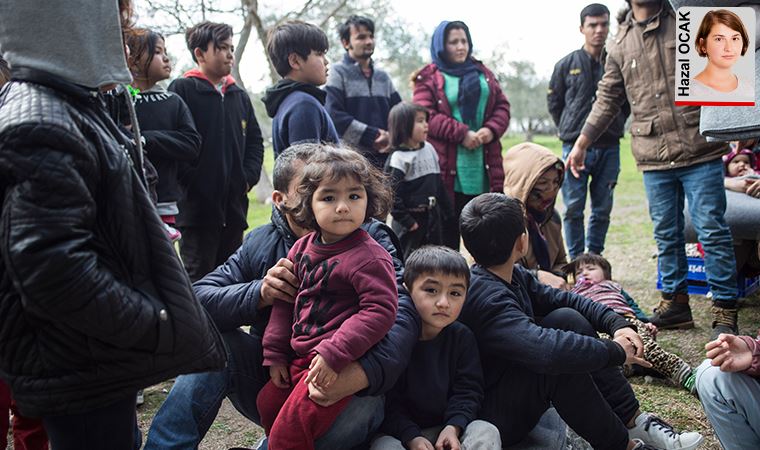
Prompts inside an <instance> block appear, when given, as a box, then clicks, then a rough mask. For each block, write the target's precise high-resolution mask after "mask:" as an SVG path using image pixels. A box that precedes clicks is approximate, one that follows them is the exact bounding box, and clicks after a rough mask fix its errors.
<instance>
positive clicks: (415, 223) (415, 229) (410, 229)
mask: <svg viewBox="0 0 760 450" xmlns="http://www.w3.org/2000/svg"><path fill="white" fill-rule="evenodd" d="M419 229H420V224H418V223H417V222H414V225H412V226H411V227H409V231H417V230H419Z"/></svg>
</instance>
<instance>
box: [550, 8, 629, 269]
mask: <svg viewBox="0 0 760 450" xmlns="http://www.w3.org/2000/svg"><path fill="white" fill-rule="evenodd" d="M609 30H610V11H609V9H607V7H606V6H604V5H601V4H599V3H592V4H590V5H588V6H586V7H585V8H583V10H582V11H581V26H580V32H581V34H583V37H584V39H585V41H584V43H583V47H582V48H580V49H578V50H575V51H573V52H572V53H570V54H569V55H567V56H565V57H564V58H562V59H561V60H559V62H557V64H556V65H555V66H554V73H553V74H552V78H551V81H550V82H549V93H548V95H547V97H546V100H547V104H548V107H549V113H550V114H551V115H552V119H554V123H555V124H556V125H557V128H558V129H559V138H560V139H561V140H562V157H563V158H565V159H566V158H567V155H569V154H570V150H571V149H572V147H573V142H575V140H576V139H577V138H578V135H580V132H581V128H582V127H583V124H584V122H585V121H586V118H587V117H588V114H589V113H590V112H591V106H592V105H593V103H594V100H595V99H596V96H595V94H596V85H597V83H598V82H599V80H600V79H601V78H602V75H604V59H605V56H606V55H605V52H604V43H605V41H606V40H607V35H608V33H609ZM628 114H630V106H629V105H628V102H624V103H623V105H622V107H621V109H620V112H619V113H618V114H617V115H616V116H615V118H614V119H613V120H612V123H611V124H610V126H609V128H607V131H605V132H604V133H602V135H601V136H599V138H598V139H597V140H596V141H594V143H593V144H592V145H591V146H590V147H589V148H588V150H587V151H586V158H585V161H584V164H585V169H584V170H582V171H581V172H580V177H578V178H575V177H567V178H566V179H565V182H564V183H563V184H562V199H563V201H564V203H565V207H566V208H567V210H566V211H565V217H564V228H565V242H566V243H567V249H568V252H569V253H570V259H571V260H573V259H575V258H577V257H578V256H579V255H581V254H582V253H583V252H585V251H586V250H588V251H589V252H591V253H596V254H602V252H603V251H604V241H605V237H606V236H607V229H608V228H609V225H610V212H611V211H612V196H613V191H614V189H615V185H616V184H617V178H618V174H619V173H620V138H621V137H622V136H623V132H624V127H625V120H626V118H627V117H628ZM589 181H590V183H589ZM587 192H590V193H591V217H590V218H589V223H588V231H587V232H586V233H585V235H584V227H583V211H584V209H586V194H587Z"/></svg>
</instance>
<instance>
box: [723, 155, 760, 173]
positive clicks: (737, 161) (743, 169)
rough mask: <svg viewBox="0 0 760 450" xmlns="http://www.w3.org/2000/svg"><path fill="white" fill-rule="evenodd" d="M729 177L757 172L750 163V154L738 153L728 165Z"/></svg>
mask: <svg viewBox="0 0 760 450" xmlns="http://www.w3.org/2000/svg"><path fill="white" fill-rule="evenodd" d="M726 171H727V172H728V176H729V177H743V176H744V175H752V174H754V173H755V171H754V170H752V166H751V165H750V161H749V155H736V156H735V157H734V159H732V160H731V162H729V163H728V167H726Z"/></svg>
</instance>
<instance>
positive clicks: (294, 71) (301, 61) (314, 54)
mask: <svg viewBox="0 0 760 450" xmlns="http://www.w3.org/2000/svg"><path fill="white" fill-rule="evenodd" d="M328 47H329V44H328V43H327V36H326V35H325V32H324V31H322V30H321V29H319V28H318V27H316V26H314V25H312V24H310V23H306V22H301V21H299V20H291V21H288V22H285V23H282V24H280V25H277V26H276V27H275V28H274V29H272V31H270V33H269V38H268V41H267V53H268V54H269V59H270V60H271V61H272V64H273V65H274V67H275V69H276V70H277V73H278V74H279V75H280V76H281V77H282V79H281V80H280V81H278V82H277V83H276V84H275V85H274V86H272V87H270V88H269V89H267V92H266V95H265V96H264V98H263V99H262V101H263V102H264V104H265V105H266V108H267V114H268V115H269V117H271V118H272V147H273V148H274V157H275V158H277V157H278V156H279V155H280V153H282V151H283V150H285V149H286V148H288V147H290V146H291V145H293V144H298V143H300V142H316V143H319V142H334V143H338V142H339V138H338V132H337V131H336V130H335V125H334V124H333V121H332V119H331V118H330V116H329V115H328V114H327V110H325V107H324V104H325V98H326V96H327V94H326V93H325V91H323V90H322V89H320V88H319V87H318V86H321V85H323V84H325V82H326V81H327V59H326V58H325V53H326V52H327V48H328Z"/></svg>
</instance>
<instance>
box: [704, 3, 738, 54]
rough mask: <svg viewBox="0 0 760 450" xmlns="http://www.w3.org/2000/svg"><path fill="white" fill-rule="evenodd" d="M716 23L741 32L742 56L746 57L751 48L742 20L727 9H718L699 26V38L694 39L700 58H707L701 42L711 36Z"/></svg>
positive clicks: (708, 14)
mask: <svg viewBox="0 0 760 450" xmlns="http://www.w3.org/2000/svg"><path fill="white" fill-rule="evenodd" d="M716 23H722V24H723V25H725V26H727V27H728V28H731V29H732V30H734V31H737V32H739V34H740V35H741V36H742V56H744V54H745V53H747V48H748V47H749V35H747V29H746V28H744V23H742V19H740V18H739V16H737V15H736V14H734V13H733V12H731V11H729V10H727V9H716V10H713V11H709V12H708V13H707V14H705V17H704V18H703V19H702V23H701V24H700V25H699V29H698V30H697V37H696V38H695V39H694V47H695V48H696V50H697V53H698V54H699V56H702V57H705V56H707V52H706V51H704V50H703V48H702V47H703V45H700V41H707V36H708V35H709V34H710V30H711V29H712V27H713V25H715V24H716Z"/></svg>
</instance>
